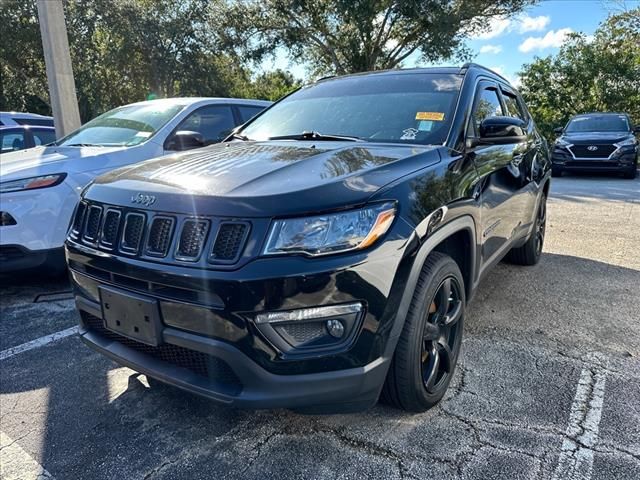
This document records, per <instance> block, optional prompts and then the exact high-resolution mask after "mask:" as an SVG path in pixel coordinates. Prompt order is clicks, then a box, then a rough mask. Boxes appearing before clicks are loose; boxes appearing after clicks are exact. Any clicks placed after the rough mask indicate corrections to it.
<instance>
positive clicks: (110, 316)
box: [100, 287, 162, 347]
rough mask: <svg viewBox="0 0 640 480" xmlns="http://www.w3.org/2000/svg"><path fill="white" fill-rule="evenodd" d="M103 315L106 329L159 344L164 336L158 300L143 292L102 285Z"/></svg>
mask: <svg viewBox="0 0 640 480" xmlns="http://www.w3.org/2000/svg"><path fill="white" fill-rule="evenodd" d="M100 303H101V304H102V318H103V319H104V325H105V327H106V328H107V329H109V330H111V331H113V332H115V333H118V334H120V335H123V336H125V337H128V338H131V339H132V340H136V341H138V342H141V343H145V344H147V345H152V346H154V347H157V346H158V345H159V344H160V342H161V337H162V321H161V319H160V309H159V307H158V301H157V300H154V299H152V298H148V297H145V296H143V295H137V294H134V293H130V292H124V291H122V290H118V289H114V288H109V287H100Z"/></svg>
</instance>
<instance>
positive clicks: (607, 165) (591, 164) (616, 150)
mask: <svg viewBox="0 0 640 480" xmlns="http://www.w3.org/2000/svg"><path fill="white" fill-rule="evenodd" d="M632 125H633V124H632V123H631V118H629V116H628V115H626V114H624V113H586V114H583V115H576V116H574V117H572V118H571V120H569V122H568V123H567V125H566V126H565V127H564V128H562V127H559V128H556V129H555V133H557V134H558V135H560V136H559V137H558V139H557V140H556V143H555V145H554V148H553V154H552V162H553V175H554V176H556V177H557V176H560V175H562V173H563V172H565V171H566V172H570V171H586V172H602V171H605V172H620V173H622V174H623V175H624V177H625V178H631V179H633V178H636V174H637V171H638V158H639V157H640V146H639V145H640V142H638V139H637V138H636V137H635V135H634V134H637V133H640V126H636V127H635V128H634V127H633V126H632Z"/></svg>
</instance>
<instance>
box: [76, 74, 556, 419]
mask: <svg viewBox="0 0 640 480" xmlns="http://www.w3.org/2000/svg"><path fill="white" fill-rule="evenodd" d="M486 89H489V90H486ZM502 89H504V95H505V98H506V95H509V96H512V97H513V99H514V101H516V103H515V104H514V105H515V106H516V107H514V108H518V109H519V112H516V111H514V115H521V116H522V119H518V118H514V117H512V116H507V115H503V116H495V115H489V114H488V113H487V110H486V109H484V108H480V107H473V108H474V110H473V111H474V112H476V110H477V112H476V113H475V115H476V116H477V118H476V117H474V118H473V119H471V118H472V117H470V116H469V114H470V112H471V108H472V106H473V105H475V104H476V103H475V101H474V99H475V98H477V96H478V95H485V93H484V92H485V91H490V92H492V95H494V96H495V100H496V101H497V102H499V105H498V106H499V108H501V109H503V110H505V111H506V110H507V109H508V108H509V107H507V105H506V103H504V104H502V101H503V97H502V95H503V94H502V93H500V92H501V91H502ZM467 107H469V108H467ZM481 116H483V118H480V117H481ZM484 116H489V117H490V118H488V119H487V118H484ZM476 120H477V125H476V123H475V122H476ZM469 125H473V126H474V128H476V127H477V128H478V129H479V130H478V132H479V133H478V134H479V135H484V136H485V137H486V138H485V139H484V140H483V139H482V137H479V138H478V143H477V144H474V145H471V144H472V143H473V142H469V141H467V137H469V135H475V133H474V134H471V133H470V131H469V130H468V129H469V128H470V127H469ZM514 135H517V136H514ZM507 137H508V138H507ZM485 142H486V143H485ZM465 145H467V146H465ZM527 148H529V149H530V150H527ZM536 148H538V149H539V151H536V150H535V149H536ZM461 151H464V153H462V154H461V153H459V152H461ZM492 152H493V153H492ZM505 152H517V154H518V163H517V165H516V164H515V163H514V164H513V165H512V164H509V165H507V164H505V165H504V166H503V167H504V168H503V167H499V166H497V165H496V163H495V161H493V160H492V161H491V162H490V163H491V168H490V169H484V171H483V172H479V169H477V167H476V163H475V162H480V164H482V162H485V161H487V160H488V159H489V158H494V159H495V158H498V157H500V158H506V157H505ZM487 155H489V157H487ZM514 155H515V153H514ZM548 173H549V162H548V157H547V152H546V148H545V147H544V142H542V140H541V137H540V136H539V134H538V133H537V131H536V130H535V126H534V124H533V121H532V120H531V119H530V117H529V116H528V113H527V112H526V108H525V107H524V104H523V103H521V99H520V98H519V96H518V95H517V93H516V92H515V91H514V90H513V89H512V88H511V87H509V86H508V84H506V82H505V81H504V79H502V78H501V77H498V76H496V75H495V74H493V73H492V72H490V71H488V70H485V69H483V68H480V67H477V66H468V67H465V68H464V69H458V68H448V69H431V70H408V71H400V72H396V71H394V72H381V73H374V74H367V75H355V76H348V77H343V78H337V79H328V80H324V81H320V82H317V83H315V84H313V85H311V86H308V87H305V88H302V89H301V90H299V91H297V92H296V93H294V94H292V95H290V96H289V97H287V98H285V99H283V100H281V101H280V102H278V103H277V104H275V105H274V106H273V107H271V108H270V109H267V110H266V111H265V112H263V113H262V114H260V115H258V116H257V117H256V118H254V119H253V120H252V121H251V122H249V123H248V124H247V125H245V126H244V127H243V128H242V129H241V130H239V131H237V132H235V133H234V134H233V135H232V137H230V138H229V139H228V141H227V142H226V143H224V144H220V145H216V146H211V147H207V148H203V149H199V150H194V151H191V152H185V153H180V154H176V155H171V156H167V157H162V158H160V159H157V160H153V161H149V162H144V163H141V164H139V165H137V166H134V167H133V168H128V169H122V170H119V171H115V172H112V173H110V174H108V175H105V176H102V177H100V178H98V179H97V180H96V181H95V182H94V183H93V184H92V185H91V186H90V187H89V188H88V189H87V190H86V191H85V192H84V194H83V196H82V200H81V202H80V204H79V205H78V207H77V210H76V214H75V217H74V220H73V222H72V225H71V227H70V231H69V236H68V240H67V244H66V254H67V260H68V263H69V267H70V271H71V276H72V282H73V285H74V289H75V298H76V303H77V306H78V309H79V310H80V314H81V336H82V338H83V340H84V341H85V342H86V343H87V344H89V345H90V346H91V347H93V348H95V349H96V350H98V351H99V352H101V353H103V354H105V355H107V356H109V357H111V358H112V359H114V360H115V361H116V362H118V363H120V364H123V365H127V366H130V367H131V368H133V369H134V370H137V371H139V372H141V373H143V374H146V375H147V376H148V377H150V378H151V379H156V380H160V381H161V382H165V383H169V384H171V385H174V386H177V387H180V388H182V389H185V390H188V391H190V392H194V393H197V394H201V395H204V396H207V397H209V398H211V399H213V400H215V401H217V402H219V403H222V404H228V405H234V406H239V407H251V408H272V407H286V408H297V409H302V410H305V411H353V410H361V409H364V408H367V407H369V406H371V405H373V404H375V402H376V401H377V400H378V398H379V396H380V393H381V390H382V389H383V385H384V386H385V394H384V395H385V397H386V398H387V399H389V401H391V402H392V403H394V404H396V405H398V406H399V407H402V408H405V409H407V410H414V411H419V410H424V409H425V408H429V407H430V406H432V405H434V404H435V403H437V402H438V401H439V400H440V399H441V398H442V396H443V395H444V392H445V391H446V388H447V386H448V384H449V382H450V380H451V377H452V376H453V372H454V368H455V364H456V361H457V357H458V353H459V351H460V344H461V338H462V325H463V319H464V311H465V304H466V298H467V297H468V296H470V295H471V294H472V293H473V291H474V289H475V286H476V284H477V283H478V281H479V279H480V275H481V273H482V271H483V270H486V268H484V267H488V266H490V265H493V264H495V263H496V262H497V261H499V260H500V258H502V257H503V256H504V255H506V254H508V253H511V254H512V255H513V257H514V259H515V260H516V261H517V262H519V263H525V264H532V263H535V262H537V260H538V258H539V255H540V252H541V249H542V241H543V239H544V211H545V210H544V208H543V206H544V199H545V198H546V197H545V193H546V190H547V189H548V181H547V180H548V176H549V175H548ZM498 182H499V187H500V191H499V192H498V191H497V189H496V188H497V186H498ZM494 185H495V186H494ZM507 190H508V191H510V192H511V196H510V198H515V197H519V200H518V202H517V203H513V206H512V207H510V206H509V205H508V204H507V203H508V202H507V203H504V201H505V199H507V198H506V197H505V191H507ZM498 194H499V196H500V198H501V199H502V200H501V201H502V202H503V203H502V204H500V202H498V203H496V202H495V199H492V198H491V196H492V195H498ZM516 204H517V205H518V207H517V208H516V207H515V205H516ZM496 205H497V207H499V208H496ZM509 208H513V211H512V212H511V213H509V214H508V215H507V214H505V211H504V210H505V209H509ZM482 209H486V211H485V213H483V214H481V211H482ZM492 209H493V210H492ZM500 209H502V210H500ZM501 212H502V213H501ZM483 215H486V217H487V218H484V217H483ZM516 217H518V218H516ZM500 218H503V219H504V220H502V221H501V220H500ZM510 219H514V221H515V222H516V223H514V225H510V221H511V220H510ZM491 224H495V225H496V226H495V227H493V228H492V229H489V228H485V227H483V225H487V226H488V225H491ZM507 231H508V234H507ZM483 232H485V233H484V237H483ZM486 232H490V233H486ZM483 242H484V244H485V245H484V247H482V244H483Z"/></svg>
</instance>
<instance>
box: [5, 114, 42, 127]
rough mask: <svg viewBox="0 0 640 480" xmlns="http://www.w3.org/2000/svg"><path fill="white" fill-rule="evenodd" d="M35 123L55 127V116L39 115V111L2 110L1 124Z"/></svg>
mask: <svg viewBox="0 0 640 480" xmlns="http://www.w3.org/2000/svg"><path fill="white" fill-rule="evenodd" d="M3 125H5V126H12V127H15V126H16V125H33V126H38V127H53V117H47V116H45V115H38V114H37V113H22V112H0V126H3Z"/></svg>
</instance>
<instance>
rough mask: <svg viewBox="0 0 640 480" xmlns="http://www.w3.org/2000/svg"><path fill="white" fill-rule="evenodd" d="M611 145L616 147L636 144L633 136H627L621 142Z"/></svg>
mask: <svg viewBox="0 0 640 480" xmlns="http://www.w3.org/2000/svg"><path fill="white" fill-rule="evenodd" d="M613 145H614V146H616V147H618V148H622V147H635V146H636V139H635V138H634V137H630V138H627V139H626V140H623V141H621V142H618V143H614V144H613Z"/></svg>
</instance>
